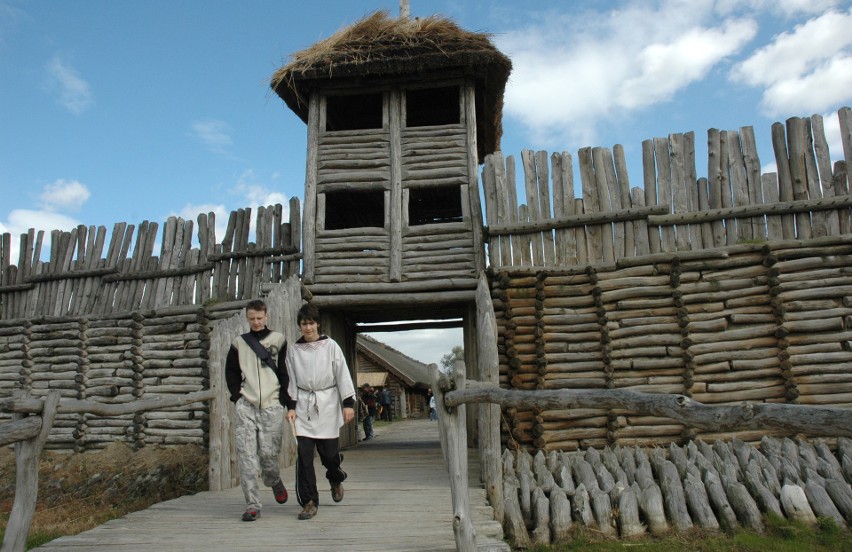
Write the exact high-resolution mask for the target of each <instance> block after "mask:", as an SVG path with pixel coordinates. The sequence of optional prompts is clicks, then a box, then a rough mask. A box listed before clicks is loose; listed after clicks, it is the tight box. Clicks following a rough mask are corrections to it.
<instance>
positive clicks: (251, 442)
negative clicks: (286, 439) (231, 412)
mask: <svg viewBox="0 0 852 552" xmlns="http://www.w3.org/2000/svg"><path fill="white" fill-rule="evenodd" d="M235 411H236V422H237V426H236V429H235V431H234V439H235V441H236V443H235V444H236V448H237V457H238V459H239V466H240V486H241V487H242V489H243V494H245V496H246V505H247V506H249V507H252V508H255V509H257V510H260V508H261V506H262V504H261V502H260V490H259V488H258V483H257V477H258V474H260V476H261V479H262V480H263V484H264V485H266V486H267V487H271V486H272V485H274V484H275V482H277V481H278V479H279V478H280V477H281V473H280V469H279V467H278V453H279V452H280V451H281V441H282V438H283V433H282V431H283V428H284V407H283V406H281V404H280V403H276V404H274V405H273V406H270V407H268V408H263V409H260V408H258V407H256V406H254V405H253V404H251V403H250V402H248V401H247V400H245V399H242V398H241V399H239V400H238V401H237V404H236V408H235Z"/></svg>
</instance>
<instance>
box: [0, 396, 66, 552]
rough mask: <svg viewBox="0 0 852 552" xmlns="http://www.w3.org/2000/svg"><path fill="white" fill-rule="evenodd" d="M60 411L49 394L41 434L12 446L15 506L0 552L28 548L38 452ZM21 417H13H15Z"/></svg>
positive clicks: (36, 497) (34, 505)
mask: <svg viewBox="0 0 852 552" xmlns="http://www.w3.org/2000/svg"><path fill="white" fill-rule="evenodd" d="M58 408H59V391H50V392H49V393H48V394H47V397H46V398H45V401H44V409H43V410H42V413H41V431H40V432H39V434H38V435H36V436H35V437H34V438H32V439H29V440H27V441H19V442H18V443H17V444H16V445H15V464H16V470H17V471H16V479H15V503H14V504H13V505H12V512H11V513H10V514H9V523H7V524H6V534H5V535H4V536H3V547H2V548H0V550H2V552H23V550H25V549H26V545H27V535H28V534H29V532H30V525H31V524H32V522H33V515H34V514H35V507H36V501H37V499H38V464H39V457H40V456H41V450H42V449H43V448H44V444H45V443H46V442H47V436H48V435H50V430H51V428H52V427H53V421H54V420H55V419H56V411H57V410H58ZM19 416H20V417H22V416H23V415H21V414H15V417H19Z"/></svg>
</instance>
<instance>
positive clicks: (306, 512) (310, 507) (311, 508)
mask: <svg viewBox="0 0 852 552" xmlns="http://www.w3.org/2000/svg"><path fill="white" fill-rule="evenodd" d="M315 515H317V505H316V503H315V502H314V501H313V500H311V501H309V502H308V503H307V504H305V506H304V508H302V511H301V512H299V519H311V518H312V517H314V516H315Z"/></svg>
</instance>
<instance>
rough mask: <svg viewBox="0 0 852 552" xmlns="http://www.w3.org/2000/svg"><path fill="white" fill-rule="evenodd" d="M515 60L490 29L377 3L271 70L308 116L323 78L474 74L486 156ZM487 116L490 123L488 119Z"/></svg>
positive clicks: (282, 92)
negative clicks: (394, 14)
mask: <svg viewBox="0 0 852 552" xmlns="http://www.w3.org/2000/svg"><path fill="white" fill-rule="evenodd" d="M511 69H512V63H511V61H510V60H509V58H508V57H506V56H505V55H504V54H502V53H501V52H500V51H499V50H497V49H496V48H495V47H494V45H493V44H492V43H491V40H490V37H489V35H488V34H484V33H473V32H468V31H465V30H464V29H462V28H460V27H459V26H458V25H456V24H455V23H454V22H452V21H451V20H449V19H447V18H445V17H441V16H437V15H433V16H430V17H426V18H415V19H408V18H391V17H389V15H388V13H387V12H386V11H377V12H374V13H372V14H369V15H367V16H366V17H365V18H364V19H362V20H360V21H358V22H356V23H354V24H353V25H351V26H350V27H347V28H344V29H342V30H340V31H338V32H337V33H336V34H334V35H332V36H331V37H329V38H327V39H325V40H323V41H321V42H318V43H316V44H314V45H313V46H311V47H310V48H307V49H305V50H302V51H300V52H297V53H295V54H293V55H292V56H291V57H290V61H289V63H287V64H286V65H284V66H283V67H281V68H280V69H279V70H278V71H276V72H275V74H273V75H272V79H271V86H272V89H273V90H275V92H276V93H277V94H278V95H279V96H280V97H281V99H283V100H284V102H285V103H286V104H287V106H288V107H289V108H290V109H291V110H293V112H295V113H296V114H297V115H298V116H299V117H300V118H301V119H302V120H303V121H305V122H307V120H308V98H309V96H310V92H311V90H312V89H314V87H316V86H317V85H322V84H327V83H328V82H329V81H330V80H331V79H334V81H335V83H341V82H346V81H350V82H352V83H353V84H356V83H357V85H358V86H363V85H365V84H367V83H369V82H370V79H374V80H378V79H383V80H384V81H387V80H388V79H392V80H402V79H405V80H406V81H408V82H410V81H412V80H413V79H412V77H416V78H417V79H418V80H423V79H433V78H435V77H436V76H441V77H443V76H445V75H446V74H448V72H449V71H448V70H453V71H456V72H457V74H462V75H472V76H474V77H475V78H476V83H477V104H480V105H478V106H477V117H478V118H479V119H480V121H479V122H480V129H479V130H480V132H479V135H480V144H479V152H478V153H479V157H480V161H481V160H482V159H483V158H484V156H485V155H486V154H487V153H490V152H492V151H495V150H496V149H498V148H499V142H500V135H501V132H502V125H501V122H500V121H501V117H502V106H503V91H504V89H505V86H506V81H507V80H508V78H509V73H510V71H511ZM483 123H484V125H483Z"/></svg>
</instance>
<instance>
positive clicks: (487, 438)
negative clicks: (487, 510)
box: [476, 272, 504, 524]
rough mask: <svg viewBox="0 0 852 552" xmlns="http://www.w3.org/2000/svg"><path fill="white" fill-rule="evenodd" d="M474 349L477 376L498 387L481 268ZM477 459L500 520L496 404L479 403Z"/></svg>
mask: <svg viewBox="0 0 852 552" xmlns="http://www.w3.org/2000/svg"><path fill="white" fill-rule="evenodd" d="M476 350H477V359H478V362H479V380H480V381H481V382H482V383H484V384H486V385H493V386H495V387H499V385H500V362H499V358H498V356H497V318H496V316H495V315H494V304H493V303H492V301H491V288H490V286H489V285H488V279H487V278H486V277H485V273H484V272H480V273H479V282H478V283H477V285H476ZM477 423H478V424H479V432H478V434H479V462H480V465H481V466H482V476H483V477H482V479H483V481H484V484H485V494H486V496H487V497H488V502H490V503H491V506H492V507H493V508H494V518H495V519H496V520H497V521H499V522H500V523H501V524H502V523H503V510H504V508H503V465H502V462H501V457H500V454H501V451H500V449H501V444H500V405H498V404H493V403H487V404H480V405H479V416H478V417H477Z"/></svg>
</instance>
